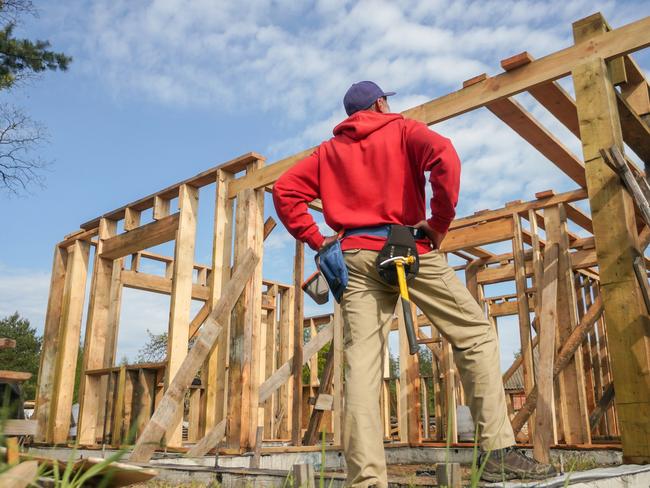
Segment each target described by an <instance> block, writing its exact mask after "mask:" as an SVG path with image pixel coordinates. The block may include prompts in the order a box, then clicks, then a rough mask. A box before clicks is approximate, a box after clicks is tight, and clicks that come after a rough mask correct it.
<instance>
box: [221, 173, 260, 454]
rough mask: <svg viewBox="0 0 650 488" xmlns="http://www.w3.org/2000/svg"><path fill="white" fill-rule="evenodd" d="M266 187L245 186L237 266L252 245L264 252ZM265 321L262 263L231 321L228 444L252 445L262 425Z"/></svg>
mask: <svg viewBox="0 0 650 488" xmlns="http://www.w3.org/2000/svg"><path fill="white" fill-rule="evenodd" d="M262 165H263V161H262V160H257V161H255V162H252V163H248V164H247V173H252V172H254V171H256V170H258V169H259V168H261V167H262ZM263 218H264V190H263V189H259V190H252V189H245V190H242V191H241V192H240V193H239V194H238V196H237V210H236V212H235V253H234V254H235V267H236V266H237V264H238V263H239V261H240V260H241V259H242V256H243V255H244V253H245V252H246V251H247V249H248V248H251V249H253V250H254V251H255V253H256V254H257V255H258V256H260V258H261V256H262V253H263V243H264V220H263ZM261 323H262V264H261V262H260V263H259V264H258V266H256V268H255V272H254V273H253V275H252V276H251V279H250V280H249V281H248V283H247V284H246V287H245V288H244V292H243V293H242V296H241V297H240V298H239V300H238V301H237V304H236V305H235V310H234V313H233V318H232V322H231V328H230V330H231V334H230V362H229V371H228V403H229V404H228V412H229V414H228V423H229V424H228V429H227V432H228V434H227V445H228V447H230V448H234V449H240V450H244V449H252V448H253V446H254V445H255V432H256V431H257V426H258V411H259V410H258V408H259V405H258V404H259V402H258V397H259V394H258V388H259V357H260V354H261V352H260V350H259V334H260V329H261Z"/></svg>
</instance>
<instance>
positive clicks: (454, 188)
mask: <svg viewBox="0 0 650 488" xmlns="http://www.w3.org/2000/svg"><path fill="white" fill-rule="evenodd" d="M409 125H410V127H409V129H410V130H409V132H408V134H407V147H408V151H409V157H410V158H411V161H412V162H414V163H415V164H418V165H419V167H420V170H421V171H422V172H425V171H430V172H431V175H430V177H429V182H430V183H431V188H432V190H433V197H432V198H431V217H430V218H429V219H427V221H426V222H427V224H428V225H429V226H430V227H431V229H433V230H434V231H435V232H436V234H438V235H441V236H444V235H445V234H446V233H447V230H448V229H449V225H450V224H451V221H452V220H454V217H455V216H456V204H457V203H458V192H459V189H460V160H459V159H458V154H457V153H456V150H455V149H454V146H453V145H452V143H451V141H450V140H449V139H447V138H446V137H443V136H441V135H440V134H438V133H437V132H434V131H431V130H429V129H428V128H427V126H426V125H424V124H422V123H419V122H415V121H409ZM430 238H431V236H430ZM432 240H433V239H432ZM439 240H442V239H441V238H440V239H439ZM434 244H439V242H437V243H436V242H434Z"/></svg>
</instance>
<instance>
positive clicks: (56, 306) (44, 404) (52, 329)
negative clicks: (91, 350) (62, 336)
mask: <svg viewBox="0 0 650 488" xmlns="http://www.w3.org/2000/svg"><path fill="white" fill-rule="evenodd" d="M67 260H68V251H67V250H66V249H62V248H60V247H59V246H58V245H56V246H54V259H53V262H52V276H51V278H50V295H49V297H48V300H47V314H46V315H45V330H44V331H43V348H42V350H41V364H40V368H39V370H38V386H37V388H36V413H35V414H34V418H35V419H36V421H37V422H38V431H37V433H36V436H35V437H34V438H35V440H36V441H37V442H46V443H48V444H49V443H51V442H52V436H51V434H50V435H48V433H51V432H52V427H51V424H52V416H51V415H50V412H51V405H52V404H51V402H52V394H53V393H54V372H55V370H56V357H57V353H58V350H59V326H60V323H61V306H62V304H63V287H64V283H65V274H66V267H67Z"/></svg>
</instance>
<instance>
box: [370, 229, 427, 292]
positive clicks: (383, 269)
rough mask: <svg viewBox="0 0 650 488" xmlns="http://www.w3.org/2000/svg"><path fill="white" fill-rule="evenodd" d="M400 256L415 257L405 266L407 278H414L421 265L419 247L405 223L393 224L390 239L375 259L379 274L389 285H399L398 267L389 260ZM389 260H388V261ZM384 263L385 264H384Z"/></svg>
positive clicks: (389, 233)
mask: <svg viewBox="0 0 650 488" xmlns="http://www.w3.org/2000/svg"><path fill="white" fill-rule="evenodd" d="M398 256H403V257H409V256H413V257H415V262H414V263H413V264H410V265H405V266H404V271H405V272H406V280H407V281H409V280H412V279H413V278H415V276H416V275H417V274H418V269H419V266H420V258H419V256H418V249H417V247H416V245H415V239H414V238H413V234H412V232H411V230H410V229H409V228H408V227H405V226H403V225H391V226H390V231H389V232H388V239H386V244H384V247H382V248H381V251H379V254H378V255H377V260H376V261H375V267H376V268H377V272H378V273H379V276H381V278H382V279H383V280H384V281H385V282H386V283H388V284H389V285H394V286H396V285H397V269H396V267H395V263H394V262H392V261H388V260H390V259H391V258H395V257H398ZM386 261H388V262H386ZM382 263H384V264H382Z"/></svg>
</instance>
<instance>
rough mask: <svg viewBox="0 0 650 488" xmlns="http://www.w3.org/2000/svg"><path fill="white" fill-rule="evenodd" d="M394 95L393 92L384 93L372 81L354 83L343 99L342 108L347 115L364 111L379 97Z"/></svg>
mask: <svg viewBox="0 0 650 488" xmlns="http://www.w3.org/2000/svg"><path fill="white" fill-rule="evenodd" d="M391 95H395V92H384V90H382V89H381V88H379V86H378V85H377V83H374V82H372V81H360V82H359V83H354V84H353V85H352V86H351V87H350V88H348V91H347V92H346V93H345V96H344V97H343V106H344V107H345V111H346V113H347V114H348V115H352V114H353V113H355V112H358V111H359V110H365V109H367V108H370V106H371V105H372V104H373V103H375V101H377V99H378V98H381V97H389V96H391Z"/></svg>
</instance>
